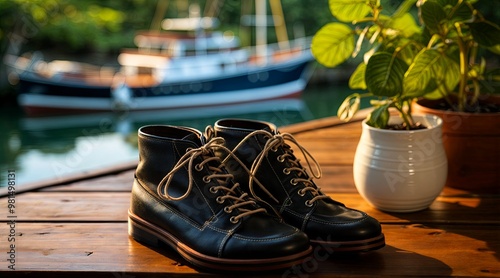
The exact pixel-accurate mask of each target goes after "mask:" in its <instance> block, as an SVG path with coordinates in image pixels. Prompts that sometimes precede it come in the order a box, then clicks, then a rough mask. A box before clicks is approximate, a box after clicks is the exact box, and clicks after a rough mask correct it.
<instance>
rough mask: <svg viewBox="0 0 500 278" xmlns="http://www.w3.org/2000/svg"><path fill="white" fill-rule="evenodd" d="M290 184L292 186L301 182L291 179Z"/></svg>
mask: <svg viewBox="0 0 500 278" xmlns="http://www.w3.org/2000/svg"><path fill="white" fill-rule="evenodd" d="M290 183H291V184H292V185H297V184H298V183H299V182H298V181H297V180H295V179H291V180H290Z"/></svg>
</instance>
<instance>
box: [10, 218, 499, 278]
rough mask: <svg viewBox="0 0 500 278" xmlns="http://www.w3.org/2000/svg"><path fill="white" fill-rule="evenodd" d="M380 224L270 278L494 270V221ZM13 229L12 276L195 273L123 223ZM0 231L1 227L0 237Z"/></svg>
mask: <svg viewBox="0 0 500 278" xmlns="http://www.w3.org/2000/svg"><path fill="white" fill-rule="evenodd" d="M383 229H384V232H385V235H386V242H387V246H386V247H384V248H382V249H380V250H378V251H374V252H370V253H366V254H360V255H351V256H345V255H337V254H335V253H331V252H330V251H329V250H328V249H318V248H315V250H314V252H313V255H312V256H311V257H310V258H308V259H306V261H305V262H304V263H303V264H302V265H299V266H297V267H295V268H294V269H286V270H283V271H280V272H278V273H275V274H274V275H273V277H297V276H299V277H306V276H307V277H337V276H340V277H359V276H365V277H381V276H398V277H401V276H411V277H439V276H441V277H444V276H450V275H451V276H464V277H474V276H490V277H494V276H498V275H500V264H498V252H499V250H498V249H499V246H498V230H497V229H495V228H494V227H470V226H463V225H459V226H457V225H437V226H424V225H384V226H383ZM18 230H19V234H18V236H17V238H16V252H17V258H18V263H16V271H15V272H16V273H17V274H21V273H27V272H28V273H29V272H31V271H35V272H36V273H37V274H41V273H43V272H49V273H57V272H62V273H66V275H68V276H67V277H72V276H75V275H76V274H78V273H80V274H81V275H82V276H84V273H85V272H91V273H93V272H108V273H109V277H137V276H148V273H149V274H150V273H157V274H160V273H162V274H167V275H172V274H185V275H186V276H187V277H192V276H193V275H194V274H198V273H199V271H200V270H196V269H194V268H193V267H192V266H190V265H189V264H187V263H186V262H185V261H183V260H182V258H180V257H179V256H178V255H177V254H176V253H175V252H174V251H173V250H171V249H164V250H153V249H150V248H147V247H145V246H143V245H142V244H140V243H137V242H136V241H134V240H133V239H131V238H129V236H128V234H127V224H126V223H83V224H82V223H64V224H63V223H61V224H51V223H19V224H18ZM5 233H6V231H5V229H2V231H1V238H5V237H6V234H5ZM6 263H7V262H5V261H3V260H2V263H1V264H2V266H1V269H0V271H2V272H6V265H5V264H6ZM11 273H12V272H10V273H9V274H11ZM91 273H86V275H92V274H91ZM260 274H263V273H260ZM287 274H290V275H287ZM293 274H295V276H292V275H293ZM4 275H5V274H3V275H2V277H6V276H4ZM123 275H128V276H123ZM226 275H227V276H228V277H234V275H237V276H245V274H244V273H233V274H231V273H226ZM200 276H202V275H201V274H200ZM217 276H220V275H217ZM169 277H170V276H169Z"/></svg>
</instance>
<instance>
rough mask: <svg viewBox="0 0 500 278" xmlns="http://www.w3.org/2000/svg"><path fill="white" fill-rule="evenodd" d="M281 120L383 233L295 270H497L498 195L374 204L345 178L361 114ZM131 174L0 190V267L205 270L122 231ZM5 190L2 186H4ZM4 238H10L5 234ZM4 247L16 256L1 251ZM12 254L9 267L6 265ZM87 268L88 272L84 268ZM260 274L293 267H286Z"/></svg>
mask: <svg viewBox="0 0 500 278" xmlns="http://www.w3.org/2000/svg"><path fill="white" fill-rule="evenodd" d="M281 130H282V131H287V132H291V133H293V134H294V135H295V137H296V138H297V139H298V140H299V142H300V143H301V144H303V145H304V146H305V147H306V148H307V149H308V150H309V151H310V152H311V153H312V154H313V155H314V156H315V158H316V159H317V160H318V161H319V162H320V164H321V166H322V169H323V178H322V179H320V180H319V181H317V183H318V185H319V186H321V188H322V189H323V191H324V192H325V193H327V194H329V195H331V196H332V197H333V198H334V199H336V200H339V201H341V202H344V203H345V204H346V205H347V206H350V207H353V208H357V209H360V210H363V211H366V212H367V213H369V214H370V215H372V216H374V217H375V218H377V219H378V220H379V221H380V222H381V223H382V225H383V231H384V233H385V235H386V243H387V246H386V247H384V248H383V249H380V250H378V251H374V252H370V253H366V254H359V255H351V256H340V255H337V254H331V255H329V256H325V253H321V252H319V253H318V252H316V256H313V257H311V259H310V260H309V261H308V263H307V264H303V265H299V266H297V268H295V273H296V274H298V275H296V276H295V277H360V276H365V277H386V276H398V277H401V276H409V277H444V276H458V277H478V276H484V277H500V216H499V215H500V195H480V196H479V195H475V194H471V193H468V192H464V191H460V190H454V189H450V188H446V189H445V190H444V191H443V193H442V194H441V196H440V197H439V198H438V199H437V200H436V201H435V202H434V203H433V204H432V206H431V207H430V208H429V209H427V210H424V211H421V212H417V213H409V214H401V213H385V212H381V211H378V210H376V209H374V208H371V207H370V206H369V205H368V204H367V203H366V202H365V201H364V200H363V199H362V198H361V197H360V195H359V194H358V193H357V192H356V189H355V187H354V183H353V178H352V162H353V157H354V151H355V148H356V145H357V142H358V139H359V136H360V132H361V126H360V122H359V121H358V122H352V123H349V124H343V123H340V122H339V121H338V120H336V119H335V118H328V119H322V120H318V121H314V122H308V123H303V124H297V125H293V126H288V127H283V128H281ZM499 170H500V169H499ZM101 174H102V173H101ZM132 179H133V169H132V168H129V169H124V170H121V171H114V172H110V173H107V174H105V175H99V176H97V177H92V178H84V179H80V180H77V181H69V180H67V181H66V182H64V183H63V184H56V185H53V186H49V187H43V188H39V189H34V188H33V187H32V188H30V190H28V191H27V192H17V194H16V195H15V211H14V212H13V213H12V214H11V213H9V209H8V197H7V196H5V195H4V196H3V197H2V198H1V200H0V207H1V210H2V213H1V214H0V217H1V221H2V222H3V223H2V225H1V228H0V242H1V245H0V246H1V252H0V254H1V255H0V272H1V274H0V276H1V277H17V276H19V277H25V276H30V275H32V276H36V277H40V276H50V277H77V276H81V277H129V278H130V277H154V276H162V275H164V274H168V277H201V276H211V275H213V274H210V273H202V272H199V271H198V270H196V269H193V268H191V267H190V266H189V265H186V264H185V263H184V262H183V261H182V259H180V258H179V256H178V255H176V254H175V252H173V251H172V250H152V249H149V248H147V247H145V246H143V245H141V244H139V243H137V242H135V241H134V240H132V239H130V238H129V236H128V234H127V209H128V206H129V196H130V193H129V191H130V189H131V186H132ZM3 190H4V191H1V192H0V193H3V194H5V193H6V191H5V188H4V189H3ZM11 199H12V198H11ZM14 217H15V218H14ZM12 220H15V222H12ZM11 228H12V229H13V230H12V231H14V232H15V233H14V236H13V235H12V234H10V232H11ZM12 238H15V242H9V239H10V240H12ZM11 244H15V246H14V248H10V247H11V246H10V245H11ZM12 251H14V252H15V253H14V259H15V262H14V261H9V259H10V257H12ZM13 263H15V266H14V268H15V270H11V269H9V266H12V264H13ZM88 272H93V273H92V274H91V276H89V273H88ZM236 275H237V276H245V275H246V274H245V273H238V274H236V273H229V274H227V277H234V276H236ZM261 275H262V276H277V277H293V276H287V273H286V272H279V273H272V274H270V273H261V274H259V276H261ZM220 276H223V275H221V274H220V273H219V274H217V277H220Z"/></svg>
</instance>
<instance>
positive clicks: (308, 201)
mask: <svg viewBox="0 0 500 278" xmlns="http://www.w3.org/2000/svg"><path fill="white" fill-rule="evenodd" d="M305 204H306V206H308V207H312V206H313V205H314V203H312V202H311V200H307V201H306V202H305Z"/></svg>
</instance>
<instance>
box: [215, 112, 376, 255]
mask: <svg viewBox="0 0 500 278" xmlns="http://www.w3.org/2000/svg"><path fill="white" fill-rule="evenodd" d="M205 134H206V136H207V137H209V138H210V137H222V138H224V140H225V142H226V145H225V147H227V148H228V149H229V150H230V151H229V152H228V151H226V150H225V149H222V148H221V149H218V150H217V151H216V155H217V156H219V157H221V158H222V159H224V160H223V162H224V163H225V164H226V166H227V169H228V171H229V172H230V173H231V174H233V175H234V177H235V180H236V181H237V182H239V183H240V184H241V186H242V188H243V190H244V191H246V192H249V193H250V194H251V195H252V197H254V198H255V199H257V200H258V201H259V202H260V204H261V205H262V206H263V207H267V208H271V209H273V210H274V211H275V212H276V213H277V214H278V215H280V216H281V217H282V218H283V219H284V220H285V222H287V223H289V224H291V225H293V226H295V227H297V228H299V229H301V230H302V231H304V232H305V233H306V234H307V235H308V236H309V239H310V241H311V243H313V244H318V245H321V246H323V247H325V248H328V249H329V250H333V251H345V252H361V251H369V250H375V249H378V248H381V247H383V246H384V245H385V239H384V235H383V234H382V229H381V226H380V223H379V222H378V221H377V220H376V219H374V218H372V217H370V216H368V215H367V214H366V213H364V212H361V211H358V210H355V209H351V208H348V207H346V206H345V205H343V204H342V203H340V202H337V201H334V200H333V199H331V198H330V197H329V196H327V195H325V194H324V193H322V192H321V190H320V188H318V187H317V186H316V184H315V183H314V181H313V178H320V177H321V169H320V167H319V165H318V163H317V162H316V160H314V158H313V157H312V156H311V154H310V153H309V152H307V150H305V149H304V148H303V147H302V146H301V145H300V144H299V143H298V142H297V141H296V140H295V138H294V137H293V136H292V135H291V134H288V133H283V134H280V133H279V132H278V130H277V128H276V126H275V125H273V124H271V123H267V122H261V121H253V120H242V119H223V120H219V121H217V122H216V123H215V125H214V127H211V126H209V127H207V129H206V131H205ZM289 144H292V145H294V146H295V147H297V148H298V150H299V151H300V152H302V154H303V155H304V157H305V159H306V164H304V165H306V166H308V169H309V171H308V170H306V168H305V167H303V166H302V165H301V163H300V162H299V160H298V159H297V158H296V157H295V155H294V153H293V150H292V148H291V146H290V145H289ZM230 154H231V155H230ZM233 155H235V156H236V157H237V158H238V159H235V158H234V157H233ZM240 162H243V163H240ZM309 172H311V173H309Z"/></svg>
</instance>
